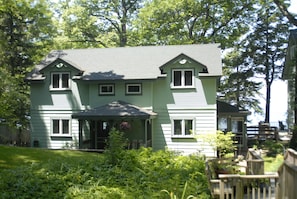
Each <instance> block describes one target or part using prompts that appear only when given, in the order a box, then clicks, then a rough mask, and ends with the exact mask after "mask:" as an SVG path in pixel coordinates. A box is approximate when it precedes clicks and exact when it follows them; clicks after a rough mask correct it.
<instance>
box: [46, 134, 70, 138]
mask: <svg viewBox="0 0 297 199" xmlns="http://www.w3.org/2000/svg"><path fill="white" fill-rule="evenodd" d="M51 137H52V138H72V135H69V134H65V135H63V134H57V135H56V134H51Z"/></svg>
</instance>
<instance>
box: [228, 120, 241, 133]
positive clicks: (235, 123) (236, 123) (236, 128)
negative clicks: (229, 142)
mask: <svg viewBox="0 0 297 199" xmlns="http://www.w3.org/2000/svg"><path fill="white" fill-rule="evenodd" d="M231 125H232V132H233V133H242V131H243V121H242V120H236V119H234V120H232V122H231Z"/></svg>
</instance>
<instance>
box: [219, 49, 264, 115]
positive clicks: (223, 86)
mask: <svg viewBox="0 0 297 199" xmlns="http://www.w3.org/2000/svg"><path fill="white" fill-rule="evenodd" d="M254 75H255V72H254V71H253V68H252V67H251V66H248V65H246V63H245V61H244V57H243V52H242V50H241V48H240V46H237V47H235V48H234V49H233V50H232V51H231V52H229V53H227V54H226V55H225V57H224V60H223V76H222V78H221V81H220V85H219V88H218V98H219V99H220V100H222V101H226V102H228V103H230V104H232V105H234V106H236V107H238V108H239V109H242V110H250V111H252V112H254V113H257V114H262V112H263V110H262V108H261V106H260V101H259V96H261V93H260V89H261V88H262V83H261V82H257V81H255V79H254Z"/></svg>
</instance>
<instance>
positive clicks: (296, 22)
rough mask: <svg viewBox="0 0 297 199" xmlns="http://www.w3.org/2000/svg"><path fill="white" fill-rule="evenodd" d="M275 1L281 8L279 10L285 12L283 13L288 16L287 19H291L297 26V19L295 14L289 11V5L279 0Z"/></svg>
mask: <svg viewBox="0 0 297 199" xmlns="http://www.w3.org/2000/svg"><path fill="white" fill-rule="evenodd" d="M273 1H274V3H275V4H276V5H277V7H278V8H279V10H280V11H281V12H282V13H283V15H284V16H285V17H287V19H288V20H289V22H290V23H291V24H293V25H295V26H297V19H296V18H295V17H294V15H292V14H291V13H290V12H289V11H288V8H287V6H286V5H285V4H284V3H283V2H281V1H279V0H273Z"/></svg>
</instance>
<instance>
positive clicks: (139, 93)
mask: <svg viewBox="0 0 297 199" xmlns="http://www.w3.org/2000/svg"><path fill="white" fill-rule="evenodd" d="M221 74H222V66H221V50H220V48H219V45H218V44H203V45H172V46H147V47H124V48H123V47H122V48H101V49H73V50H56V51H52V52H50V53H49V54H48V55H47V57H46V58H45V59H44V60H43V61H42V62H41V63H40V64H39V65H37V66H36V67H35V69H34V70H33V71H32V73H31V74H30V75H29V76H28V77H27V80H28V81H29V82H30V88H31V142H32V146H33V145H34V146H39V147H44V148H52V149H59V148H65V147H71V148H80V149H96V150H104V147H105V140H106V138H107V137H108V132H109V130H110V129H111V128H112V127H115V128H117V129H119V130H121V131H123V132H124V133H125V136H126V137H127V138H128V140H129V147H130V148H138V147H140V146H145V147H152V148H153V149H154V150H158V149H164V148H168V149H169V150H174V151H178V152H181V153H183V154H191V153H197V152H199V153H203V154H205V155H206V156H208V157H212V156H215V155H216V152H215V150H214V149H213V148H212V147H210V146H209V145H208V144H207V143H204V142H203V141H202V140H201V139H199V136H201V135H203V134H214V133H216V129H217V103H216V91H217V81H218V78H219V77H220V76H221Z"/></svg>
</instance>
